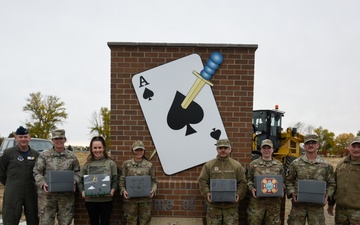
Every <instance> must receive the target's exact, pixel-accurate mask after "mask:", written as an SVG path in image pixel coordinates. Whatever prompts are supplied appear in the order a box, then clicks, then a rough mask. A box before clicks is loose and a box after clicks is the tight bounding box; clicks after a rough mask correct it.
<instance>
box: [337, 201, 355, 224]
mask: <svg viewBox="0 0 360 225" xmlns="http://www.w3.org/2000/svg"><path fill="white" fill-rule="evenodd" d="M335 224H336V225H359V224H360V209H348V208H344V207H341V206H339V205H336V208H335Z"/></svg>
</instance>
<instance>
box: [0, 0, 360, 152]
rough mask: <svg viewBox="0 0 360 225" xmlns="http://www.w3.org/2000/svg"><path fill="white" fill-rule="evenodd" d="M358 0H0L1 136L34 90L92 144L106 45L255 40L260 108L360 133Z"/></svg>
mask: <svg viewBox="0 0 360 225" xmlns="http://www.w3.org/2000/svg"><path fill="white" fill-rule="evenodd" d="M359 12H360V1H359V0H350V1H349V0H344V1H339V0H336V1H335V0H317V1H310V0H297V1H289V0H282V1H276V0H274V1H269V0H260V1H242V0H226V1H213V0H196V1H194V0H191V1H190V0H181V1H171V0H162V1H160V0H151V1H149V0H139V1H121V0H110V1H98V0H97V1H93V0H75V1H74V0H61V1H59V0H41V1H39V0H32V1H27V0H11V1H9V0H0V75H1V83H0V84H1V86H0V96H1V101H0V102H1V107H0V109H1V114H0V136H2V137H5V136H7V135H8V134H9V133H10V132H12V131H15V130H16V128H17V127H18V126H20V125H23V124H24V123H25V122H26V121H27V120H28V119H29V114H27V113H25V112H23V110H22V108H23V106H24V105H25V104H26V98H28V97H29V94H30V93H33V92H41V93H42V94H43V95H54V96H57V97H59V98H60V99H61V100H62V101H64V102H65V107H66V111H67V112H68V114H69V118H68V119H67V120H66V123H65V124H63V125H62V126H61V125H60V128H64V129H66V133H67V138H68V144H71V145H89V141H90V138H91V135H89V126H90V122H89V121H90V119H91V116H92V114H93V112H95V111H99V110H100V108H101V107H108V108H110V49H109V48H108V46H107V43H108V42H161V43H164V42H170V43H229V44H257V45H258V49H257V51H256V53H255V58H256V61H255V90H254V109H272V108H274V106H275V105H276V104H278V105H279V106H280V109H281V110H283V111H285V112H286V113H285V117H284V120H283V121H284V124H285V126H287V125H293V124H295V123H296V122H302V123H304V124H307V125H312V126H314V127H319V126H323V127H324V128H326V129H328V130H330V131H332V132H334V133H335V134H336V135H339V134H341V133H350V132H351V133H354V134H356V133H357V131H359V130H360V121H359V120H360V116H359V115H358V113H359V111H360V103H359V100H358V99H359V98H358V96H359V94H358V93H359V84H360V77H359V71H360V43H359V42H360V29H359V27H360V13H359Z"/></svg>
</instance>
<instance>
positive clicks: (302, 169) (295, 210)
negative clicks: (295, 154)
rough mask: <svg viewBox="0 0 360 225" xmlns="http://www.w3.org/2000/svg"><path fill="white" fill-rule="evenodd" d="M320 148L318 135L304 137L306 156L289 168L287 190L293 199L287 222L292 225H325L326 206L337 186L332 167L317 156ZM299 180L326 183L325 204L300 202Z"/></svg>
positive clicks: (289, 196)
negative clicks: (298, 193)
mask: <svg viewBox="0 0 360 225" xmlns="http://www.w3.org/2000/svg"><path fill="white" fill-rule="evenodd" d="M319 147H320V145H319V142H318V136H317V135H315V134H308V135H306V136H305V137H304V148H305V155H303V156H301V157H300V158H297V159H295V160H294V161H293V162H292V163H291V164H290V166H289V175H288V176H287V178H286V190H287V195H288V198H291V199H292V207H291V211H290V214H289V217H288V221H287V222H288V224H290V225H293V224H305V222H306V220H307V222H308V224H309V225H312V224H319V225H325V217H324V204H326V202H327V200H328V199H329V198H332V196H333V194H334V191H335V186H336V184H335V178H334V170H333V167H332V165H331V164H330V163H328V162H327V161H326V160H324V159H323V158H321V157H320V156H319V155H318V154H317V152H318V149H319ZM298 180H318V181H325V182H326V195H325V202H324V204H317V203H306V202H298V201H297V194H296V193H297V192H298V190H297V183H298Z"/></svg>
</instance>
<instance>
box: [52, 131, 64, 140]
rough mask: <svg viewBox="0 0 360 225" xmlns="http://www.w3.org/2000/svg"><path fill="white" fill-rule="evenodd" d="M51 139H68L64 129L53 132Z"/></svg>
mask: <svg viewBox="0 0 360 225" xmlns="http://www.w3.org/2000/svg"><path fill="white" fill-rule="evenodd" d="M51 138H52V139H54V138H66V137H65V130H64V129H56V130H53V131H52V132H51Z"/></svg>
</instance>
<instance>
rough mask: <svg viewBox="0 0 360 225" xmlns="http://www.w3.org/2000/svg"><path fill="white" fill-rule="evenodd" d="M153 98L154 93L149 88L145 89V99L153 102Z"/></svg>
mask: <svg viewBox="0 0 360 225" xmlns="http://www.w3.org/2000/svg"><path fill="white" fill-rule="evenodd" d="M153 96H154V92H153V91H152V90H150V89H148V88H145V90H144V93H143V98H144V99H148V100H149V101H151V100H152V98H151V97H153Z"/></svg>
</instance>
